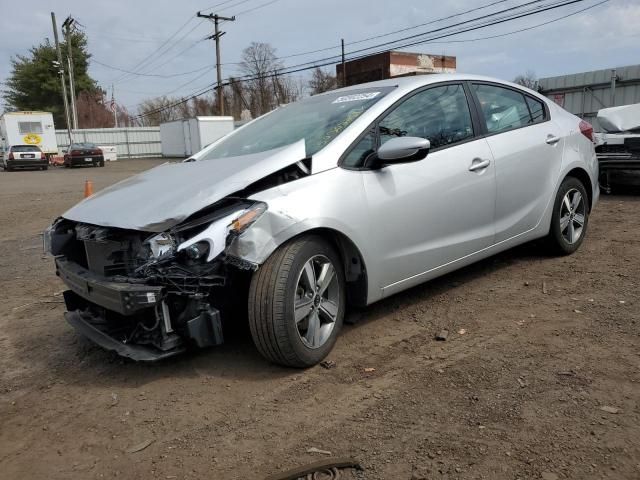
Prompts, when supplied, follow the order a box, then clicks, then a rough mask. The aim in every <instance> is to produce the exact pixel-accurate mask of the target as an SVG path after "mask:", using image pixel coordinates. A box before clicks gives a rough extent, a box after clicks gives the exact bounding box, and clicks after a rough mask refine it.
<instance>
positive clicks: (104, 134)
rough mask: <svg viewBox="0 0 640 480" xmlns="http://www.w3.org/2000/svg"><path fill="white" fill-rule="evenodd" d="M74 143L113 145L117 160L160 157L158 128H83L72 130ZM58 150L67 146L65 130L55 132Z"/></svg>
mask: <svg viewBox="0 0 640 480" xmlns="http://www.w3.org/2000/svg"><path fill="white" fill-rule="evenodd" d="M71 134H72V137H73V141H74V142H91V143H95V144H97V145H113V146H114V147H116V150H117V153H118V158H136V157H160V156H161V155H162V149H161V144H160V127H123V128H85V129H82V130H72V132H71ZM56 140H57V142H58V149H59V150H60V151H61V150H62V149H63V148H67V147H68V146H69V136H68V134H67V131H66V130H56Z"/></svg>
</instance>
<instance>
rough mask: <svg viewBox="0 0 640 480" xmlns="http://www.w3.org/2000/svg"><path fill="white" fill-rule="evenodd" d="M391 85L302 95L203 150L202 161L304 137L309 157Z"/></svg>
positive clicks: (253, 151)
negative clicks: (293, 101)
mask: <svg viewBox="0 0 640 480" xmlns="http://www.w3.org/2000/svg"><path fill="white" fill-rule="evenodd" d="M392 89H393V87H377V88H374V87H371V88H366V89H358V90H349V91H346V92H345V91H342V92H335V93H328V94H323V95H316V96H314V97H309V98H305V99H304V100H300V101H298V102H295V103H291V104H289V105H286V106H284V107H280V108H278V109H277V110H274V111H273V112H271V113H269V114H267V115H264V116H263V117H260V118H258V119H257V120H256V121H254V122H252V123H251V124H249V125H247V126H246V127H243V128H242V130H240V131H238V132H237V133H234V134H232V135H230V136H229V137H227V138H225V139H223V140H222V141H220V143H218V144H217V145H216V146H215V147H213V149H212V150H210V151H209V152H207V153H206V155H205V156H204V157H203V160H211V159H214V158H226V157H237V156H240V155H249V154H252V153H260V152H266V151H268V150H273V149H276V148H281V147H284V146H286V145H291V144H292V143H295V142H297V141H298V140H300V139H304V141H305V145H306V155H307V157H310V156H311V155H313V154H314V153H316V152H317V151H319V150H320V149H322V148H323V147H325V146H326V145H327V144H328V143H329V142H331V140H333V139H334V138H335V137H337V136H338V134H340V132H342V131H343V130H344V129H345V128H347V127H348V126H349V125H351V123H353V121H354V120H355V119H356V118H358V117H359V116H360V115H362V114H363V113H364V112H365V111H366V110H368V109H369V108H370V107H371V106H372V105H373V104H375V103H376V102H378V101H379V100H380V99H381V98H382V97H384V96H385V95H386V94H387V93H388V92H389V91H391V90H392Z"/></svg>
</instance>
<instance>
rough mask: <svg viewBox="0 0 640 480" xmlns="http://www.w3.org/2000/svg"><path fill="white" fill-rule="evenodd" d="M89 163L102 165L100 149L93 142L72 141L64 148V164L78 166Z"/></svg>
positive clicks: (102, 158) (94, 165)
mask: <svg viewBox="0 0 640 480" xmlns="http://www.w3.org/2000/svg"><path fill="white" fill-rule="evenodd" d="M83 165H90V166H93V167H104V156H103V154H102V150H100V149H99V148H98V146H97V145H96V144H95V143H88V142H85V143H72V144H71V145H70V146H69V149H68V150H64V166H65V167H67V168H69V167H79V166H83Z"/></svg>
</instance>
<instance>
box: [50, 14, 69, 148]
mask: <svg viewBox="0 0 640 480" xmlns="http://www.w3.org/2000/svg"><path fill="white" fill-rule="evenodd" d="M51 23H53V39H54V41H55V43H56V51H57V52H58V63H57V67H58V68H59V72H60V80H61V82H62V99H63V101H64V117H65V120H66V122H67V134H68V135H69V146H71V144H72V143H73V140H72V138H71V120H70V118H69V100H68V99H67V84H66V82H65V81H64V67H63V65H64V64H63V63H62V51H61V50H60V43H59V42H58V26H57V25H56V14H55V13H53V12H51Z"/></svg>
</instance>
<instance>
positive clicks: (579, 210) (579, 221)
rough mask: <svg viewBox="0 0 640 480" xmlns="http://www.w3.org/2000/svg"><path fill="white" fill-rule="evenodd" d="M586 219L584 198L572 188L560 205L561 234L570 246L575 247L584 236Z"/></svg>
mask: <svg viewBox="0 0 640 480" xmlns="http://www.w3.org/2000/svg"><path fill="white" fill-rule="evenodd" d="M585 217H586V205H585V202H584V197H583V196H582V193H580V191H579V190H577V189H575V188H571V189H570V190H569V191H567V193H566V194H565V196H564V198H563V199H562V203H561V204H560V232H561V233H562V236H563V238H564V239H565V241H566V242H567V243H568V244H570V245H573V244H574V243H576V242H577V241H578V240H579V239H580V237H581V236H582V231H583V229H584V222H585Z"/></svg>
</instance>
